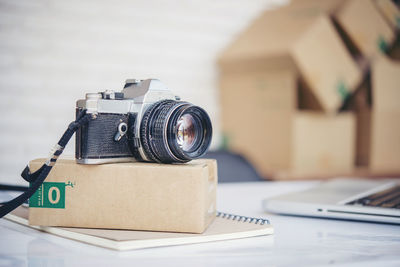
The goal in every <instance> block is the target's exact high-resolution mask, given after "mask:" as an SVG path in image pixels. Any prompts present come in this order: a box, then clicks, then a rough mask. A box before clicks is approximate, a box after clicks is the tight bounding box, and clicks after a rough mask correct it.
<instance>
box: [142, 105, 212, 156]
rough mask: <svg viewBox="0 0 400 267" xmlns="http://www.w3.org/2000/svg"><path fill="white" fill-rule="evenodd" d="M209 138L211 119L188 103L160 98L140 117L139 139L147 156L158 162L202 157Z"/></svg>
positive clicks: (210, 134) (198, 108)
mask: <svg viewBox="0 0 400 267" xmlns="http://www.w3.org/2000/svg"><path fill="white" fill-rule="evenodd" d="M211 138H212V125H211V120H210V118H209V116H208V114H207V112H205V111H204V110H203V109H202V108H200V107H198V106H194V105H192V104H190V103H188V102H181V101H174V100H162V101H159V102H156V103H154V104H153V105H151V106H150V107H149V108H148V109H147V110H146V112H145V114H144V115H143V117H142V121H141V125H140V139H141V144H142V146H143V150H144V152H145V153H146V155H147V156H148V159H149V160H151V161H155V162H160V163H173V162H188V161H190V160H192V159H195V158H198V157H200V156H202V155H203V154H204V153H205V152H206V151H207V149H208V147H209V146H210V143H211Z"/></svg>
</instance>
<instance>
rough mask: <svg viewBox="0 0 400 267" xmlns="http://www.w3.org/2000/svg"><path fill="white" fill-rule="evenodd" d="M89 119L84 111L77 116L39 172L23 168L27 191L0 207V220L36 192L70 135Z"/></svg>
mask: <svg viewBox="0 0 400 267" xmlns="http://www.w3.org/2000/svg"><path fill="white" fill-rule="evenodd" d="M91 118H92V116H91V115H90V114H86V110H83V111H82V112H81V113H80V114H79V115H78V116H77V118H76V120H75V121H73V122H72V123H71V124H70V125H69V126H68V129H67V130H66V131H65V132H64V134H63V136H62V137H61V138H60V140H59V141H58V143H57V145H56V146H55V147H54V149H53V151H52V153H51V155H50V157H49V158H48V159H47V161H46V163H45V164H43V165H42V167H40V169H39V170H37V171H36V172H34V173H31V171H30V169H29V166H26V167H25V169H24V170H23V171H22V174H21V176H22V177H23V178H24V179H25V181H27V182H29V183H30V186H29V189H28V190H26V191H25V192H24V193H22V194H21V195H19V196H18V197H16V198H14V199H12V200H10V201H8V202H6V203H4V204H3V205H2V206H0V218H2V217H4V216H5V215H7V214H8V213H10V212H11V211H13V210H14V209H16V208H17V207H18V206H20V205H21V204H23V203H24V202H25V201H27V200H28V199H29V198H30V197H31V196H32V195H33V194H34V193H35V192H36V190H37V189H38V188H39V187H40V186H41V185H42V183H43V182H44V180H45V179H46V177H47V175H48V174H49V173H50V171H51V169H52V168H53V166H54V164H55V163H56V161H57V158H58V156H60V155H61V153H62V152H63V150H64V147H65V146H66V145H67V143H68V141H69V140H70V139H71V137H72V135H73V134H74V133H75V132H76V130H78V129H79V127H81V126H82V125H84V124H86V123H88V122H89V120H90V119H91Z"/></svg>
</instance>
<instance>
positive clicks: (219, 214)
mask: <svg viewBox="0 0 400 267" xmlns="http://www.w3.org/2000/svg"><path fill="white" fill-rule="evenodd" d="M216 216H217V217H221V218H225V219H228V220H230V219H231V220H233V221H238V222H248V223H254V224H260V225H264V224H270V223H269V220H267V219H262V218H253V217H247V216H241V215H235V214H231V213H225V212H220V211H217V214H216Z"/></svg>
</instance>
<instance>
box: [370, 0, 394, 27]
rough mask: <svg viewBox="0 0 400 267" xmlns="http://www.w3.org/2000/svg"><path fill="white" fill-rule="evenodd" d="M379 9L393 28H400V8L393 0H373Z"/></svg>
mask: <svg viewBox="0 0 400 267" xmlns="http://www.w3.org/2000/svg"><path fill="white" fill-rule="evenodd" d="M375 3H376V6H377V7H378V9H379V11H380V12H381V13H382V15H383V16H384V17H385V19H386V20H387V21H388V22H389V24H390V25H391V26H392V28H393V29H399V28H400V10H399V8H398V7H397V6H396V4H395V3H394V2H393V0H375Z"/></svg>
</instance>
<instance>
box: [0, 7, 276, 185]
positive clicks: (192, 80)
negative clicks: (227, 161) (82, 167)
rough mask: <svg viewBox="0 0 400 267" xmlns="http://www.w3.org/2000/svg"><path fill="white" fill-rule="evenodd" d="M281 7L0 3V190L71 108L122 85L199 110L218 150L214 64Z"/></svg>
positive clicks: (44, 145)
mask: <svg viewBox="0 0 400 267" xmlns="http://www.w3.org/2000/svg"><path fill="white" fill-rule="evenodd" d="M281 2H283V1H281V0H275V1H269V0H255V1H246V0H236V1H232V0H220V1H211V0H193V1H177V0H174V1H78V0H69V1H49V0H36V1H32V0H18V1H14V0H8V1H7V0H1V1H0V92H1V94H0V97H1V100H0V101H1V104H0V114H1V115H0V151H1V153H0V182H6V183H17V182H18V181H20V178H19V174H20V171H21V170H22V169H23V168H24V166H25V165H26V164H27V162H28V161H29V160H31V159H33V158H37V157H47V155H48V152H49V150H50V149H51V148H52V147H53V145H54V144H55V143H56V142H57V141H58V138H59V137H60V136H61V134H62V133H63V131H64V129H65V128H66V127H67V125H68V123H69V122H70V121H71V120H72V119H73V118H74V107H75V101H76V100H77V99H79V98H82V97H84V94H85V93H86V92H97V91H100V90H104V89H115V90H119V89H121V88H122V85H123V82H124V80H125V79H126V78H149V77H154V78H158V79H160V80H161V81H163V82H164V83H165V84H166V85H168V87H169V88H171V89H173V91H174V92H175V93H176V94H178V95H180V96H181V97H182V99H184V100H188V101H190V102H192V103H194V104H197V105H200V106H203V107H206V109H207V111H208V112H209V113H210V115H211V117H212V120H213V123H214V128H215V135H214V143H213V148H216V147H218V144H219V139H220V136H219V120H218V114H219V110H218V101H219V100H218V92H217V88H216V78H217V75H218V73H217V69H216V65H215V62H216V58H217V55H218V53H219V52H220V51H221V50H222V49H223V48H224V47H226V46H227V45H228V44H229V43H230V42H232V40H233V39H234V38H235V35H237V34H238V33H239V32H240V31H241V30H242V29H244V28H245V27H246V26H247V25H248V24H249V23H250V22H251V20H252V19H254V18H255V17H256V16H257V15H258V14H259V13H261V12H262V11H263V10H264V9H266V8H271V7H274V6H276V5H278V4H279V3H281ZM73 151H74V140H72V141H71V142H70V144H69V145H68V147H67V149H66V153H68V154H73Z"/></svg>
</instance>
